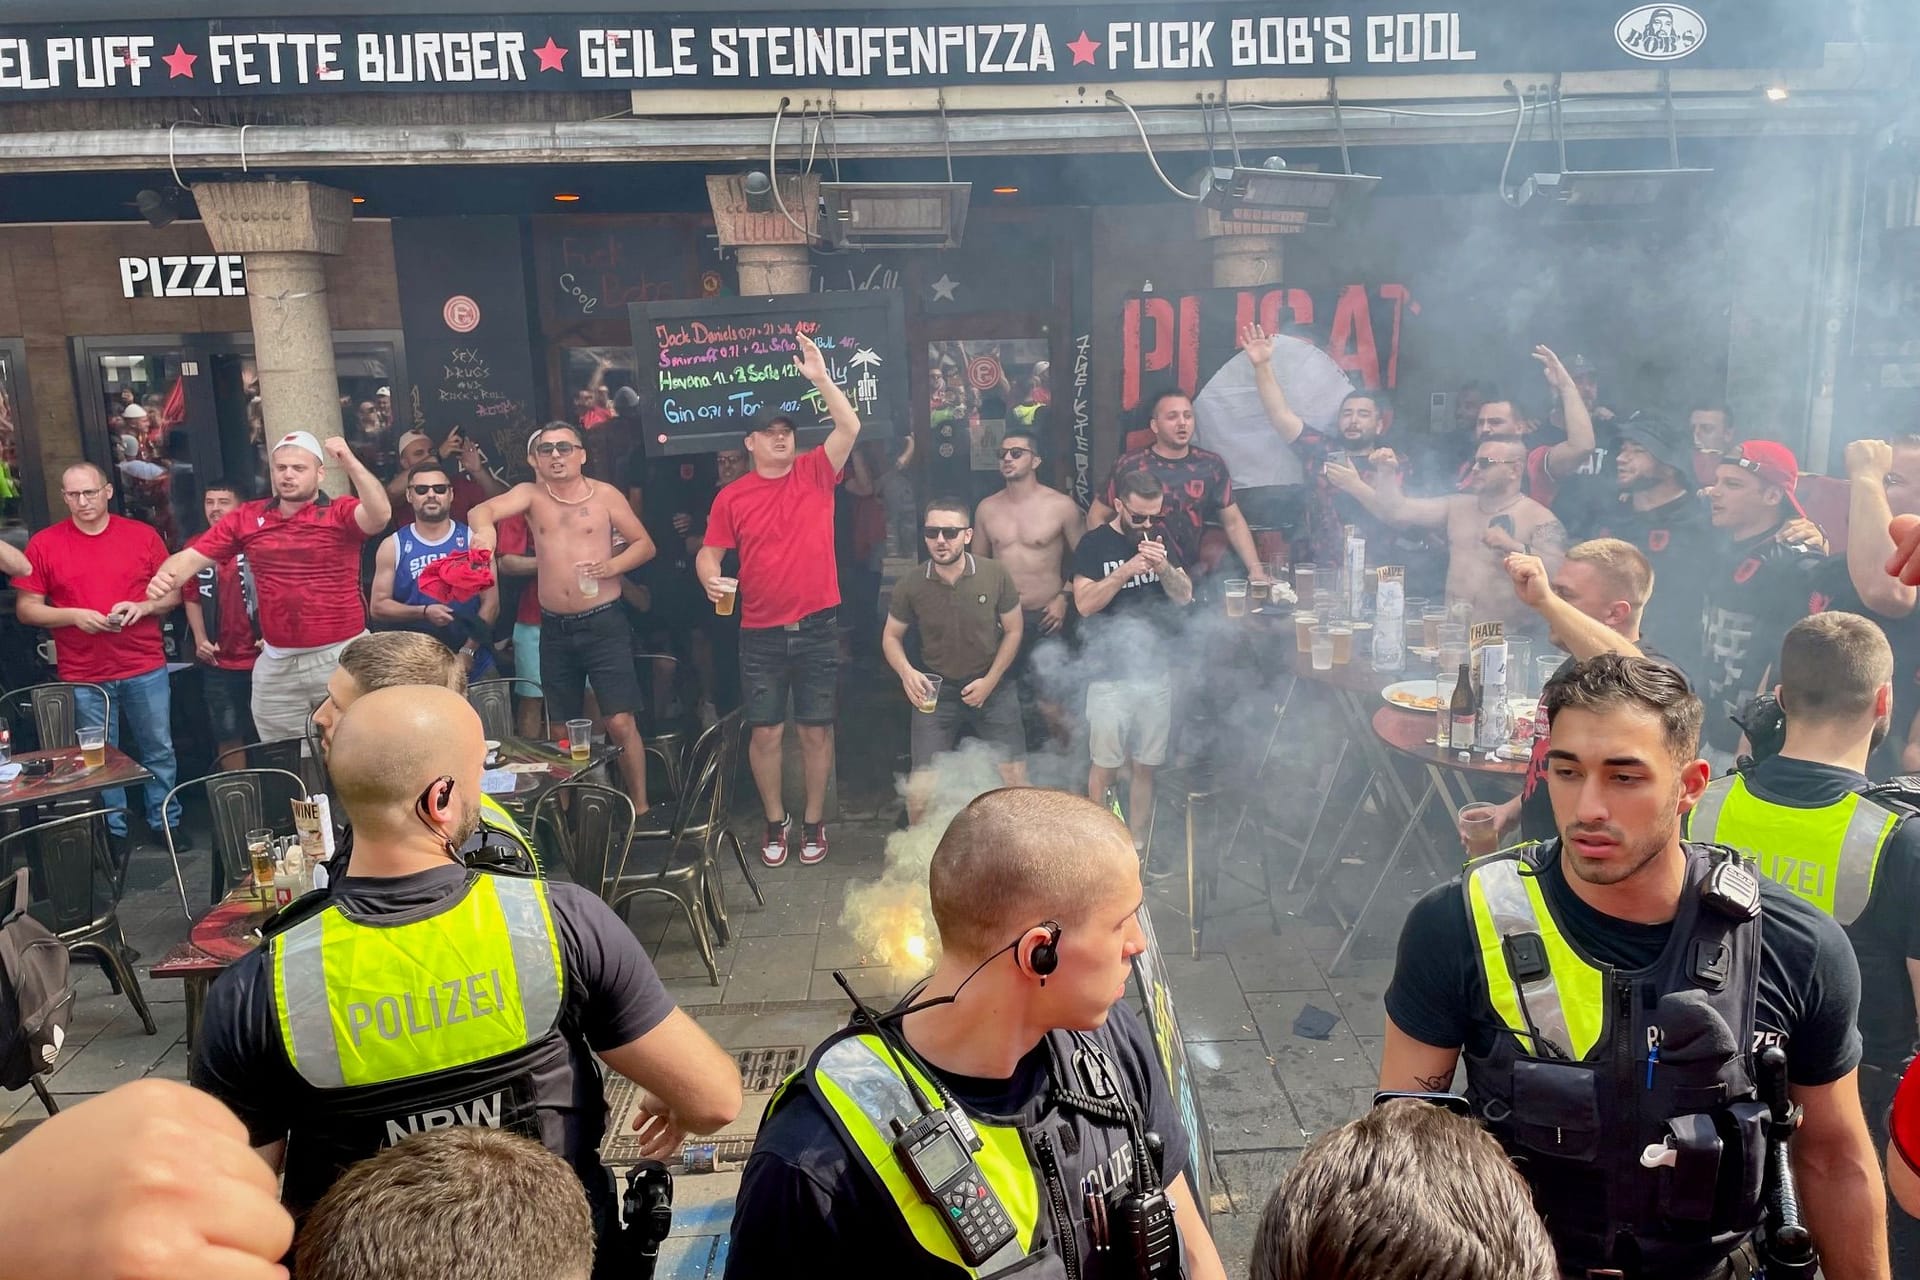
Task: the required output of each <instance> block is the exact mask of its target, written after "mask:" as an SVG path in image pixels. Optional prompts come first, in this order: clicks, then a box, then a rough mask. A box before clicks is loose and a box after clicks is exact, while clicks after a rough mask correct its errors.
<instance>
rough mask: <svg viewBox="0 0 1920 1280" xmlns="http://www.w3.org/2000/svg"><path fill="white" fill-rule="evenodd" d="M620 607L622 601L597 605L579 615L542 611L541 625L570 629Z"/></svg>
mask: <svg viewBox="0 0 1920 1280" xmlns="http://www.w3.org/2000/svg"><path fill="white" fill-rule="evenodd" d="M619 607H620V601H619V600H617V599H615V600H609V601H607V602H606V603H605V604H597V605H595V606H593V608H591V609H585V610H582V611H581V612H579V613H555V612H554V611H553V610H551V609H542V610H541V611H540V624H541V625H542V626H545V625H546V624H548V623H552V624H553V625H555V626H557V627H569V626H572V625H573V624H574V623H576V622H585V621H586V620H587V619H588V618H593V617H597V616H599V615H600V614H603V613H605V612H606V611H607V610H609V609H618V608H619Z"/></svg>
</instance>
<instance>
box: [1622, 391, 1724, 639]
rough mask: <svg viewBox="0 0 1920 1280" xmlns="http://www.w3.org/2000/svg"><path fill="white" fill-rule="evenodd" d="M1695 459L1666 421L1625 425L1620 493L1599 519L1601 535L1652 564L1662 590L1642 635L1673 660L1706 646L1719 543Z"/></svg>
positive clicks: (1641, 419)
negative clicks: (1698, 488)
mask: <svg viewBox="0 0 1920 1280" xmlns="http://www.w3.org/2000/svg"><path fill="white" fill-rule="evenodd" d="M1691 457H1692V454H1691V451H1690V450H1689V448H1688V446H1687V443H1686V441H1684V440H1682V439H1681V438H1680V434H1679V432H1677V431H1675V430H1674V429H1673V428H1672V427H1671V426H1669V425H1668V424H1667V423H1666V422H1664V421H1662V420H1661V419H1659V418H1655V417H1652V416H1650V415H1648V414H1644V413H1636V414H1634V415H1633V417H1631V418H1629V419H1627V420H1626V421H1625V422H1624V423H1621V424H1620V427H1619V449H1618V452H1617V453H1616V455H1615V463H1614V468H1613V474H1614V478H1615V479H1617V480H1618V482H1619V489H1618V492H1617V493H1616V494H1615V495H1614V498H1613V501H1612V502H1611V503H1610V504H1609V506H1608V507H1607V508H1606V509H1605V510H1604V511H1602V512H1600V513H1598V519H1597V520H1596V521H1595V523H1596V524H1597V526H1598V530H1597V532H1596V533H1595V535H1594V536H1595V537H1601V538H1619V539H1621V540H1623V541H1625V542H1631V543H1632V544H1633V545H1634V546H1636V547H1638V548H1639V549H1640V554H1641V555H1643V556H1645V557H1646V558H1647V563H1648V564H1649V565H1650V566H1652V568H1653V581H1654V592H1653V597H1652V598H1651V599H1650V600H1648V601H1647V608H1646V615H1645V617H1644V618H1643V619H1642V621H1641V632H1642V634H1644V635H1645V636H1646V638H1647V640H1648V641H1649V642H1650V643H1652V644H1653V645H1654V646H1655V647H1657V648H1659V649H1660V650H1661V651H1662V652H1665V653H1669V654H1689V655H1690V654H1692V653H1693V652H1694V650H1696V649H1698V648H1699V647H1700V640H1699V636H1700V599H1701V596H1702V595H1703V594H1704V593H1705V591H1706V575H1707V568H1708V566H1709V565H1710V564H1711V563H1712V558H1711V556H1710V554H1709V551H1710V549H1711V548H1713V547H1714V546H1715V545H1716V537H1715V535H1714V533H1713V528H1712V526H1711V524H1710V523H1709V522H1708V520H1707V505H1706V503H1704V502H1702V501H1701V500H1700V499H1699V498H1698V497H1697V496H1696V495H1695V494H1694V491H1693V478H1692V474H1691V471H1690V467H1691Z"/></svg>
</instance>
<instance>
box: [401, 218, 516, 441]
mask: <svg viewBox="0 0 1920 1280" xmlns="http://www.w3.org/2000/svg"><path fill="white" fill-rule="evenodd" d="M393 250H394V259H395V263H396V265H397V267H398V269H399V278H400V324H401V328H402V329H403V331H404V332H405V334H406V338H407V372H408V375H409V376H410V378H411V379H412V386H411V387H409V388H408V397H407V399H408V403H407V404H406V405H405V406H404V407H403V408H402V409H401V410H400V411H399V412H398V413H397V414H396V417H397V418H398V419H399V420H400V421H402V422H405V423H406V424H407V425H408V426H410V427H415V428H418V429H419V430H422V431H425V432H426V433H427V434H428V435H430V436H432V437H433V438H434V439H435V440H442V439H444V438H445V437H446V435H447V433H448V432H449V431H452V430H454V429H455V428H458V429H459V430H460V431H461V432H462V433H463V434H464V435H466V436H467V438H469V439H476V440H478V441H480V444H481V448H482V449H484V450H485V451H486V454H487V457H488V461H489V462H490V463H491V464H492V465H493V466H495V467H496V468H499V467H503V466H504V467H514V466H519V465H522V464H523V462H524V459H525V457H526V437H527V434H528V432H530V431H531V430H532V427H533V423H534V407H535V382H534V373H533V340H532V336H531V335H530V334H529V332H528V330H527V297H526V291H525V289H524V287H523V281H522V279H521V271H520V257H521V251H520V224H519V221H518V220H517V219H514V218H508V217H498V218H494V217H488V218H396V219H395V220H394V223H393Z"/></svg>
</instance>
